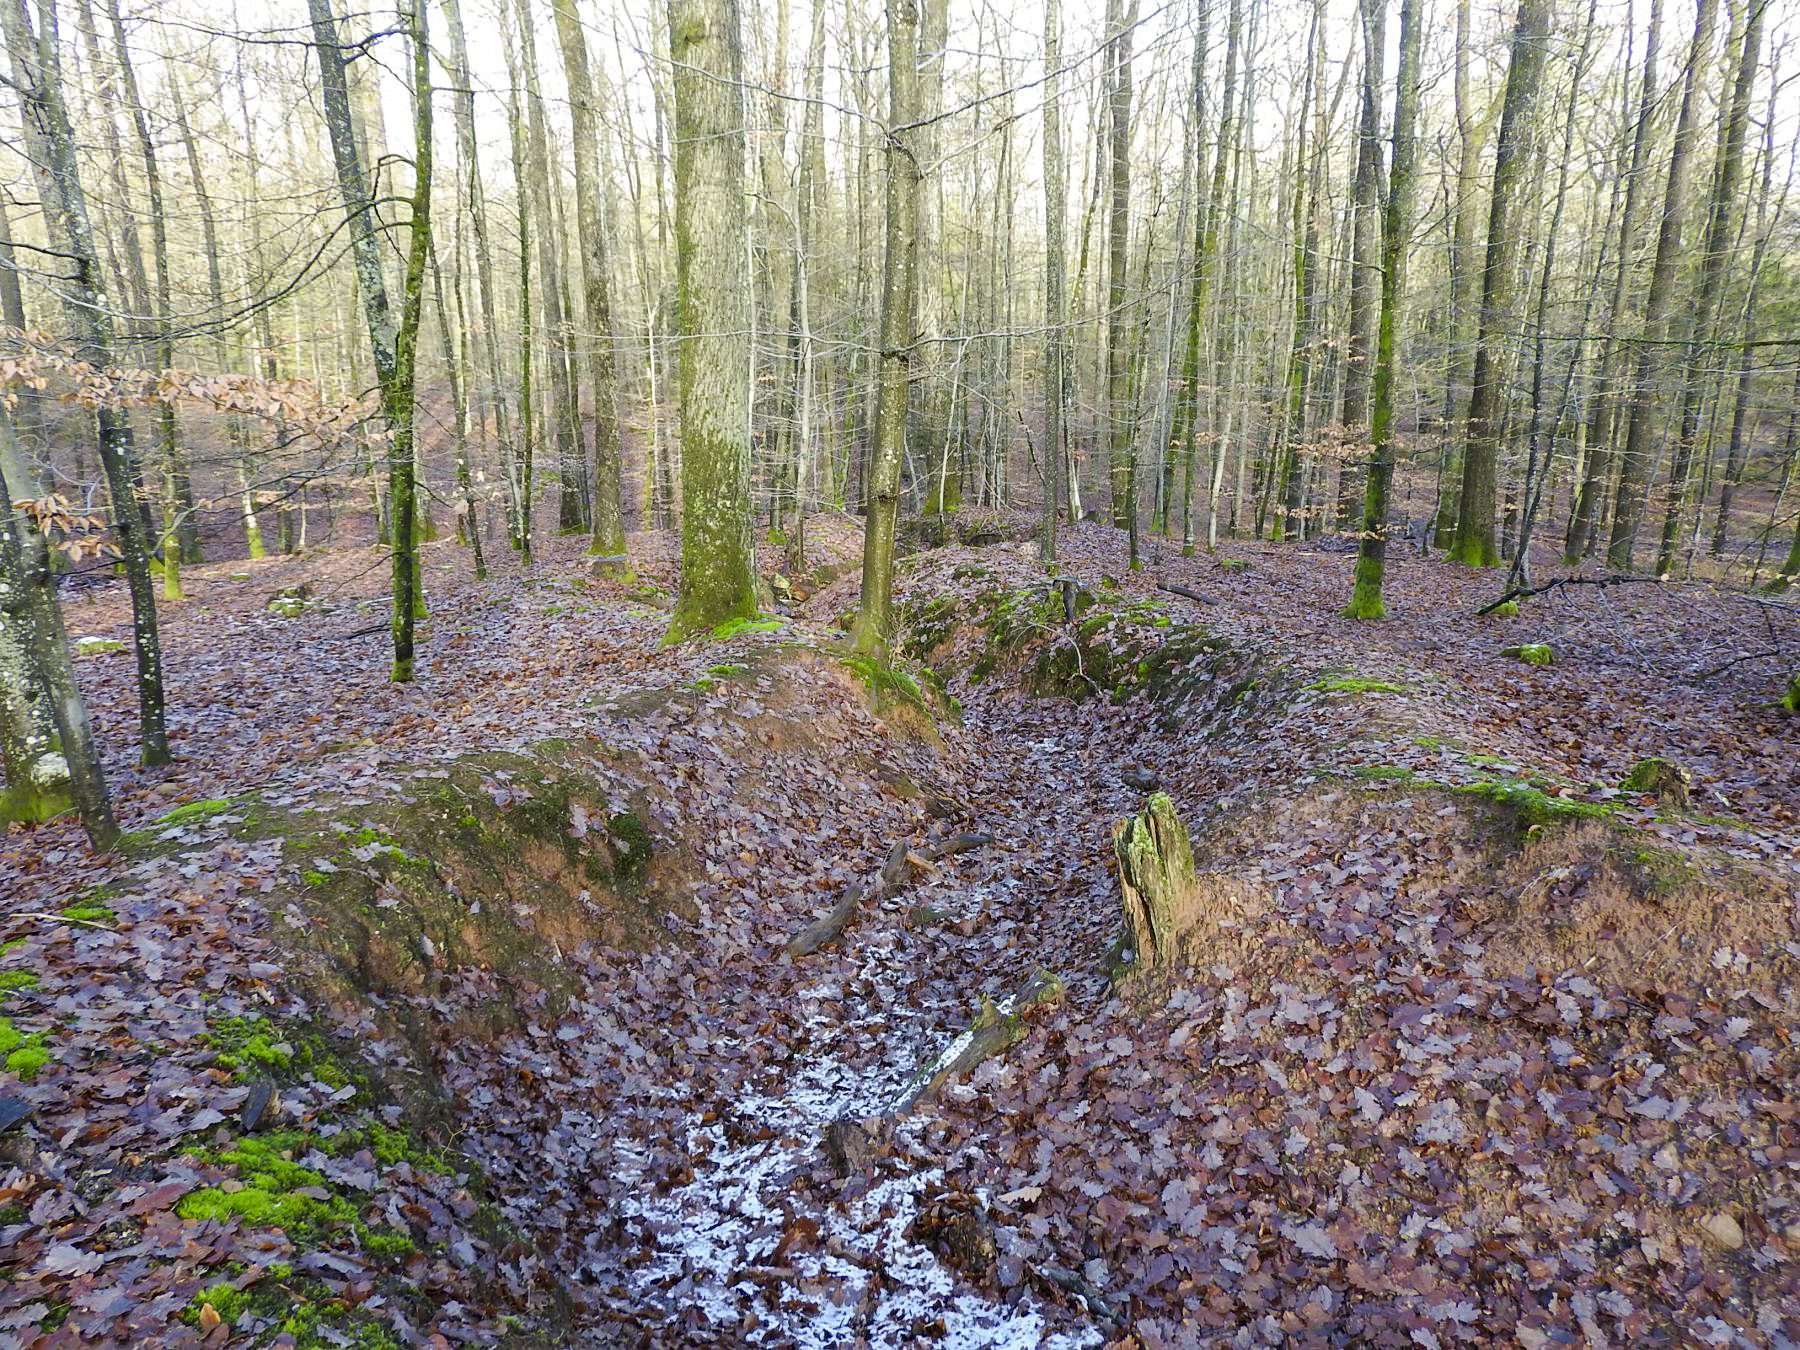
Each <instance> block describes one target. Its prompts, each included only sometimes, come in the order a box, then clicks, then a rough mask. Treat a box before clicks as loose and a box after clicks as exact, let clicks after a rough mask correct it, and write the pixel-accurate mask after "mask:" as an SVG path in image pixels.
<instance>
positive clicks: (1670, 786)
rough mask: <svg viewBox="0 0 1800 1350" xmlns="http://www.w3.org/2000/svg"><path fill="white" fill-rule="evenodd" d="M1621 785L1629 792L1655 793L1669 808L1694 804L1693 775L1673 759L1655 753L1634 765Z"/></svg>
mask: <svg viewBox="0 0 1800 1350" xmlns="http://www.w3.org/2000/svg"><path fill="white" fill-rule="evenodd" d="M1619 786H1620V787H1622V788H1624V790H1625V791H1627V792H1638V793H1650V794H1654V795H1655V797H1656V799H1657V801H1659V802H1660V803H1662V805H1663V806H1665V807H1668V808H1669V809H1670V810H1674V811H1685V810H1687V809H1688V806H1689V805H1690V804H1691V791H1692V789H1693V786H1694V776H1693V774H1691V773H1689V772H1688V771H1687V770H1686V769H1685V768H1683V767H1682V766H1681V765H1679V764H1677V763H1676V762H1675V761H1674V760H1672V759H1664V758H1663V757H1662V756H1661V755H1652V756H1650V757H1649V758H1648V759H1640V760H1639V761H1638V762H1637V763H1636V764H1635V765H1633V766H1632V770H1631V772H1630V773H1628V774H1627V775H1626V776H1625V781H1624V782H1623V783H1621V784H1620V785H1619Z"/></svg>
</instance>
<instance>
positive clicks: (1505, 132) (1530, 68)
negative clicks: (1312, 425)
mask: <svg viewBox="0 0 1800 1350" xmlns="http://www.w3.org/2000/svg"><path fill="white" fill-rule="evenodd" d="M1708 2H1710V0H1708ZM1549 35H1550V0H1521V3H1520V5H1519V17H1518V22H1517V24H1516V25H1515V27H1514V29H1513V40H1512V60H1511V63H1510V64H1509V65H1508V67H1507V72H1506V100H1505V103H1504V104H1503V106H1502V108H1501V112H1500V141H1499V146H1498V149H1497V151H1496V153H1495V159H1494V191H1493V196H1492V198H1491V200H1490V202H1489V205H1488V239H1487V260H1486V262H1485V264H1484V265H1483V268H1482V275H1481V323H1480V326H1479V329H1478V336H1477V338H1476V343H1475V384H1474V389H1473V391H1472V392H1471V393H1470V395H1469V431H1468V439H1467V441H1466V443H1465V447H1464V450H1463V473H1462V493H1461V496H1460V499H1459V501H1458V504H1457V511H1456V540H1455V542H1454V543H1453V544H1452V545H1451V547H1450V558H1451V560H1452V561H1453V562H1460V563H1466V564H1468V565H1469V566H1471V567H1492V566H1493V565H1494V564H1495V563H1497V562H1499V561H1500V550H1499V548H1498V546H1497V543H1496V540H1495V538H1494V507H1495V487H1496V479H1497V468H1498V465H1497V459H1498V454H1499V448H1500V439H1501V430H1502V426H1501V424H1502V422H1503V420H1504V418H1505V406H1504V405H1505V390H1504V383H1505V372H1506V367H1507V363H1508V358H1509V356H1510V350H1509V349H1510V346H1511V343H1512V340H1513V325H1514V324H1515V322H1516V321H1517V318H1516V315H1514V313H1513V296H1514V292H1515V289H1516V286H1517V282H1518V267H1519V261H1518V260H1519V244H1520V229H1519V219H1520V210H1519V207H1520V203H1519V200H1518V199H1519V197H1520V195H1521V183H1522V181H1523V178H1524V173H1525V169H1526V166H1527V165H1528V164H1529V163H1530V161H1531V146H1532V140H1533V136H1532V132H1533V126H1532V123H1533V120H1534V114H1535V112H1536V105H1537V95H1538V85H1539V82H1540V81H1541V79H1542V78H1543V69H1544V52H1545V49H1546V48H1547V47H1548V45H1549Z"/></svg>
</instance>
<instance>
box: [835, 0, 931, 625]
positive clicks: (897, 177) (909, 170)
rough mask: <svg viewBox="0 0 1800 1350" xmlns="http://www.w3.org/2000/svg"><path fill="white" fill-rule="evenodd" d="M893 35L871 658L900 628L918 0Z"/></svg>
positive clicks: (870, 574)
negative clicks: (897, 550) (897, 568)
mask: <svg viewBox="0 0 1800 1350" xmlns="http://www.w3.org/2000/svg"><path fill="white" fill-rule="evenodd" d="M887 33H888V119H887V122H888V124H887V151H886V156H885V160H886V165H885V177H886V179H887V256H886V259H885V261H884V262H883V264H882V286H881V380H880V386H879V401H878V403H877V406H876V410H875V448H874V455H873V457H872V458H871V461H870V466H869V469H870V471H869V514H868V519H867V520H866V521H864V523H863V565H862V591H861V601H860V605H859V607H858V611H857V616H856V626H855V631H854V633H853V634H852V641H853V642H854V644H855V647H856V650H857V651H859V652H861V653H863V654H865V655H870V656H882V655H885V654H886V652H887V644H888V641H889V640H890V639H891V638H892V637H893V634H894V524H895V521H896V519H897V517H898V515H899V508H900V460H901V457H902V456H903V454H904V453H905V441H906V395H907V385H908V381H909V378H910V375H911V370H912V360H913V351H914V345H915V343H916V341H917V334H916V332H915V330H914V311H913V305H914V302H915V297H916V296H917V293H918V292H917V285H918V283H917V278H916V272H917V269H918V244H919V237H918V232H917V228H918V226H917V221H918V213H917V200H918V193H919V177H920V171H919V161H918V159H917V157H916V155H917V121H918V107H919V105H918V84H919V81H918V64H919V5H918V0H887Z"/></svg>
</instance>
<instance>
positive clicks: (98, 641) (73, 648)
mask: <svg viewBox="0 0 1800 1350" xmlns="http://www.w3.org/2000/svg"><path fill="white" fill-rule="evenodd" d="M124 650H125V644H124V643H123V642H116V641H114V640H113V639H112V638H101V637H78V638H76V639H74V640H73V641H72V642H70V643H69V651H70V654H71V655H73V656H74V658H75V659H76V660H77V661H79V660H81V659H82V658H84V657H88V656H106V655H108V654H109V653H111V652H122V651H124Z"/></svg>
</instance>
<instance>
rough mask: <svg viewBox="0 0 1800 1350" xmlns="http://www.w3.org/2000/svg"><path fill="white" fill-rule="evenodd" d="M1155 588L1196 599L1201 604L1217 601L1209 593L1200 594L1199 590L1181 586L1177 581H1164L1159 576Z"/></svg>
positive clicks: (1188, 598) (1213, 603)
mask: <svg viewBox="0 0 1800 1350" xmlns="http://www.w3.org/2000/svg"><path fill="white" fill-rule="evenodd" d="M1156 589H1157V590H1159V591H1167V592H1168V593H1169V594H1170V595H1179V596H1180V597H1181V598H1182V599H1184V600H1197V601H1199V603H1201V604H1203V605H1216V604H1218V603H1219V602H1218V601H1217V600H1215V599H1214V598H1213V597H1212V596H1210V595H1202V594H1200V592H1199V591H1196V590H1193V589H1192V588H1190V587H1187V586H1183V585H1181V584H1180V583H1179V582H1174V581H1164V580H1163V579H1162V578H1161V577H1158V578H1157V579H1156Z"/></svg>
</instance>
